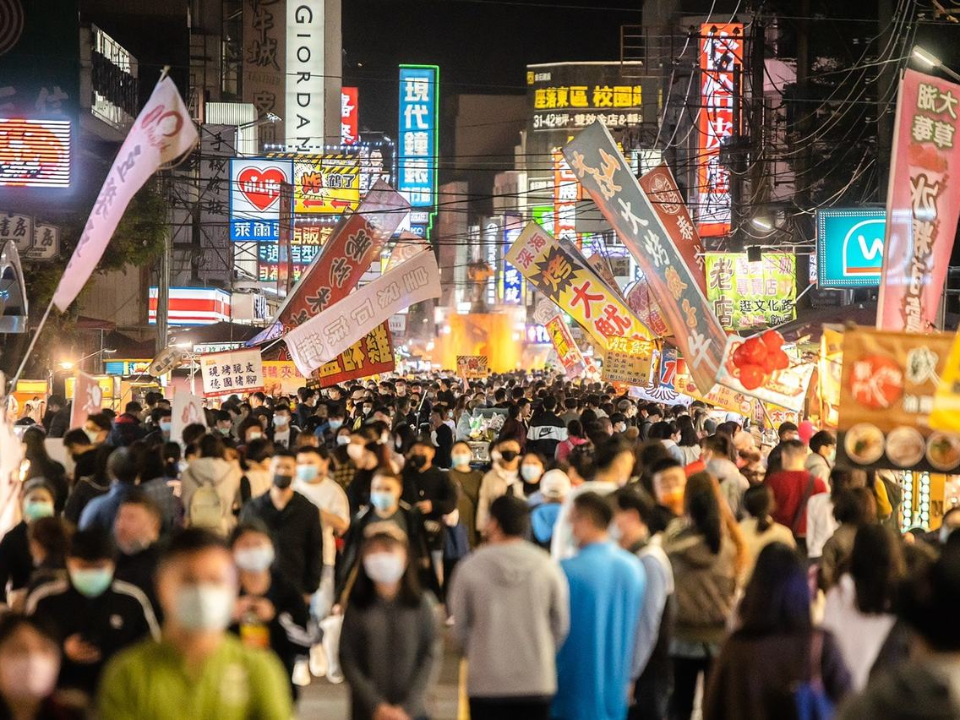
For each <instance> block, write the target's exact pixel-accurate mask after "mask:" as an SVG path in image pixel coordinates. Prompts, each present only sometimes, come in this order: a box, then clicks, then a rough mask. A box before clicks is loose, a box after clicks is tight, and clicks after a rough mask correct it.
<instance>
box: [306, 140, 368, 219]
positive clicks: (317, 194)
mask: <svg viewBox="0 0 960 720" xmlns="http://www.w3.org/2000/svg"><path fill="white" fill-rule="evenodd" d="M293 185H294V189H293V196H294V208H293V209H294V212H295V213H296V214H298V215H301V214H302V215H321V216H323V217H326V218H328V219H329V220H330V221H331V222H332V221H334V220H336V219H337V218H338V217H339V216H341V215H343V213H344V212H345V211H347V210H356V209H357V205H359V204H360V157H359V155H358V154H357V153H356V151H351V152H338V153H324V154H322V155H298V156H296V157H295V158H294V163H293Z"/></svg>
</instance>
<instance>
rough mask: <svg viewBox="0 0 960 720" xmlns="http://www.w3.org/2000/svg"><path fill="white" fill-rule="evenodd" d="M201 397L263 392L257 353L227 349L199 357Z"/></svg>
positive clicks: (255, 351)
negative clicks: (201, 382) (226, 350)
mask: <svg viewBox="0 0 960 720" xmlns="http://www.w3.org/2000/svg"><path fill="white" fill-rule="evenodd" d="M199 362H200V374H201V376H202V377H203V396H204V397H216V396H217V395H233V394H237V395H243V394H244V393H252V392H257V391H259V390H263V363H262V361H261V360H260V351H259V350H231V351H230V352H223V353H210V354H208V355H201V356H200V358H199Z"/></svg>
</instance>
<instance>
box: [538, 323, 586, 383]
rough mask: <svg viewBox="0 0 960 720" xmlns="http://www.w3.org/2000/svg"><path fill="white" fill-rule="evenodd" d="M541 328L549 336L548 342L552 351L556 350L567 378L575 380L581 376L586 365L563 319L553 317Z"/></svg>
mask: <svg viewBox="0 0 960 720" xmlns="http://www.w3.org/2000/svg"><path fill="white" fill-rule="evenodd" d="M543 327H544V329H545V330H546V331H547V335H549V336H550V342H551V343H553V349H554V350H556V352H557V357H559V358H560V365H562V366H563V371H564V372H565V373H566V375H567V377H568V378H576V377H579V376H580V375H582V374H583V372H584V370H586V368H587V364H586V363H585V362H584V360H583V354H582V353H581V352H580V348H579V347H577V341H576V340H574V339H573V336H572V335H571V334H570V329H569V328H568V327H567V324H566V323H565V322H564V321H563V318H562V317H561V316H560V315H554V316H553V317H552V318H550V319H549V320H547V322H545V323H544V324H543Z"/></svg>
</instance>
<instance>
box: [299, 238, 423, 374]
mask: <svg viewBox="0 0 960 720" xmlns="http://www.w3.org/2000/svg"><path fill="white" fill-rule="evenodd" d="M436 297H440V271H439V270H438V268H437V261H436V258H435V257H434V254H433V252H432V251H429V250H428V251H426V252H423V253H421V254H420V255H419V256H418V257H415V258H413V259H411V260H407V261H406V262H405V263H403V265H401V266H399V267H396V268H394V269H393V270H391V271H390V272H388V273H386V274H385V275H382V276H381V277H379V278H377V279H376V280H374V281H373V282H371V283H369V284H368V285H365V286H363V287H362V288H360V289H359V290H357V291H356V292H354V293H353V294H352V295H349V296H347V297H345V298H344V299H343V300H341V301H340V302H337V303H335V304H334V305H332V306H331V307H328V308H327V309H326V310H324V311H323V312H321V313H319V314H318V315H315V316H313V317H311V318H309V319H308V320H307V321H306V322H304V323H303V324H300V325H298V326H297V327H295V328H294V329H292V330H290V331H289V332H288V333H287V334H286V335H285V336H284V341H285V342H286V344H287V349H288V350H289V352H290V357H291V358H292V359H293V361H294V362H295V363H296V365H297V367H298V368H299V369H300V372H302V373H303V374H304V375H309V374H310V373H311V372H313V371H314V370H316V369H317V368H319V367H320V366H322V365H323V364H324V363H327V362H329V361H330V360H332V359H333V358H335V357H336V356H337V355H339V354H340V353H341V352H343V351H344V350H346V349H347V348H349V347H350V346H351V345H352V344H353V343H355V342H357V341H358V340H359V339H360V338H362V337H363V336H364V335H366V334H367V333H369V332H370V331H371V330H373V329H374V328H375V327H376V326H377V325H379V324H380V323H382V322H386V321H387V320H389V318H390V316H391V315H393V314H394V313H396V312H399V311H400V310H403V309H404V308H408V307H410V306H411V305H415V304H416V303H418V302H422V301H424V300H429V299H431V298H436Z"/></svg>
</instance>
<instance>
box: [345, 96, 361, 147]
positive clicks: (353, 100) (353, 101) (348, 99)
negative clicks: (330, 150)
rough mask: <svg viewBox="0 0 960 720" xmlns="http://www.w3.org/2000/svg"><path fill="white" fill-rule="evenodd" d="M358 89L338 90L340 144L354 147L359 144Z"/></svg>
mask: <svg viewBox="0 0 960 720" xmlns="http://www.w3.org/2000/svg"><path fill="white" fill-rule="evenodd" d="M359 107H360V88H356V87H344V88H341V89H340V142H342V143H343V144H344V145H356V144H357V143H358V142H360V112H359Z"/></svg>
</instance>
